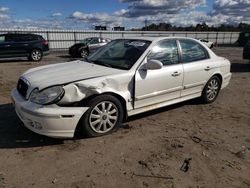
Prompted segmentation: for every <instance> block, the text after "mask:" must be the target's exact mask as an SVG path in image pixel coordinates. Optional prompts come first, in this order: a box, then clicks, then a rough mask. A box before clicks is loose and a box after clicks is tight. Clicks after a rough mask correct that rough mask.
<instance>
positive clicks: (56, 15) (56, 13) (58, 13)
mask: <svg viewBox="0 0 250 188" xmlns="http://www.w3.org/2000/svg"><path fill="white" fill-rule="evenodd" d="M60 16H62V13H61V12H55V13H53V14H52V17H60Z"/></svg>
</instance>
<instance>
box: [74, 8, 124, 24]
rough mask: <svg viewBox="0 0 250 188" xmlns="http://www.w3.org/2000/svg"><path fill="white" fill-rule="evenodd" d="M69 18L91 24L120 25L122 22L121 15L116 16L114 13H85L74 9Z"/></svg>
mask: <svg viewBox="0 0 250 188" xmlns="http://www.w3.org/2000/svg"><path fill="white" fill-rule="evenodd" d="M70 18H71V19H74V20H78V21H81V22H84V23H89V24H92V25H99V24H103V25H120V24H121V22H122V18H121V17H118V18H117V17H116V16H114V15H109V14H107V13H91V14H86V13H83V12H79V11H76V12H74V13H73V14H72V15H71V16H70Z"/></svg>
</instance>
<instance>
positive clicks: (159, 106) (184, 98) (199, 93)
mask: <svg viewBox="0 0 250 188" xmlns="http://www.w3.org/2000/svg"><path fill="white" fill-rule="evenodd" d="M200 96H201V92H198V93H195V94H192V95H187V96H184V97H180V98H177V99H173V100H169V101H165V102H162V103H157V104H153V105H149V106H145V107H141V108H137V109H134V110H131V111H128V116H133V115H136V114H140V113H143V112H147V111H150V110H154V109H157V108H162V107H165V106H169V105H172V104H176V103H180V102H183V101H187V100H190V99H194V98H197V97H200Z"/></svg>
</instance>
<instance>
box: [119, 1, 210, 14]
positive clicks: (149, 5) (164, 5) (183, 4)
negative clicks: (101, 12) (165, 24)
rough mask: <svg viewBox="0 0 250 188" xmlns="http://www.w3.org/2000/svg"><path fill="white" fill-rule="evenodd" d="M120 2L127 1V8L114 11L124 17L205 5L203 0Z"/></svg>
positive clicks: (172, 12) (178, 10) (173, 12)
mask: <svg viewBox="0 0 250 188" xmlns="http://www.w3.org/2000/svg"><path fill="white" fill-rule="evenodd" d="M120 2H121V3H129V6H128V8H127V9H122V10H120V11H117V12H116V15H119V16H123V17H126V18H136V17H139V16H147V15H151V16H154V15H159V14H178V13H179V12H181V11H182V10H186V9H194V8H196V7H198V6H201V5H205V3H206V2H205V0H179V1H176V0H120Z"/></svg>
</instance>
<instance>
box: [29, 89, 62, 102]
mask: <svg viewBox="0 0 250 188" xmlns="http://www.w3.org/2000/svg"><path fill="white" fill-rule="evenodd" d="M63 94H64V89H63V88H62V86H53V87H50V88H47V89H44V90H42V91H39V90H38V89H34V90H33V91H32V92H31V94H30V101H31V102H33V103H37V104H42V105H46V104H53V103H56V102H58V101H59V100H60V99H61V98H62V97H63Z"/></svg>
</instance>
